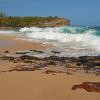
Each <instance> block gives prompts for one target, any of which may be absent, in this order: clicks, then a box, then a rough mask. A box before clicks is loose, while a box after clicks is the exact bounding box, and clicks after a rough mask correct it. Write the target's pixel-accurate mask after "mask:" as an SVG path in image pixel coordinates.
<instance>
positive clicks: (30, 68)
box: [12, 65, 35, 71]
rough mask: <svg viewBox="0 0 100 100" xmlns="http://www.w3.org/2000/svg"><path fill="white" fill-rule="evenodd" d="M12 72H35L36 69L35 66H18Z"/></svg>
mask: <svg viewBox="0 0 100 100" xmlns="http://www.w3.org/2000/svg"><path fill="white" fill-rule="evenodd" d="M12 70H15V71H34V70H35V67H34V66H33V65H17V66H16V67H15V68H14V69H12Z"/></svg>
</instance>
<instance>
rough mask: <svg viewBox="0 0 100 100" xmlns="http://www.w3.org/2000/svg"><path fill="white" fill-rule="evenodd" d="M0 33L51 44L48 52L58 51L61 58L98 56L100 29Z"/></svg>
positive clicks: (34, 30)
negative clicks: (51, 46)
mask: <svg viewBox="0 0 100 100" xmlns="http://www.w3.org/2000/svg"><path fill="white" fill-rule="evenodd" d="M0 33H2V34H10V35H11V34H12V35H13V34H14V35H18V36H19V37H20V36H21V37H24V38H25V39H28V40H31V41H36V40H38V41H39V42H42V43H51V44H53V46H54V47H53V48H51V49H49V50H56V51H60V52H62V53H61V56H65V55H66V56H85V55H100V27H89V26H85V27H72V26H65V27H55V28H48V27H47V28H37V27H30V28H28V27H24V28H21V29H19V30H0Z"/></svg>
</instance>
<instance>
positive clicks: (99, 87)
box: [72, 82, 100, 93]
mask: <svg viewBox="0 0 100 100" xmlns="http://www.w3.org/2000/svg"><path fill="white" fill-rule="evenodd" d="M78 88H83V89H85V90H86V91H88V92H99V93H100V82H83V83H82V84H80V85H74V86H73V87H72V90H76V89H78Z"/></svg>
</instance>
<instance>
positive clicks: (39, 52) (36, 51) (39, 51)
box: [34, 50, 44, 53]
mask: <svg viewBox="0 0 100 100" xmlns="http://www.w3.org/2000/svg"><path fill="white" fill-rule="evenodd" d="M34 52H37V53H44V52H43V51H37V50H34Z"/></svg>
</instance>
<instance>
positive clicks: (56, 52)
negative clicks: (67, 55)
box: [51, 51, 60, 54]
mask: <svg viewBox="0 0 100 100" xmlns="http://www.w3.org/2000/svg"><path fill="white" fill-rule="evenodd" d="M51 52H52V53H55V54H60V52H59V51H51Z"/></svg>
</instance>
